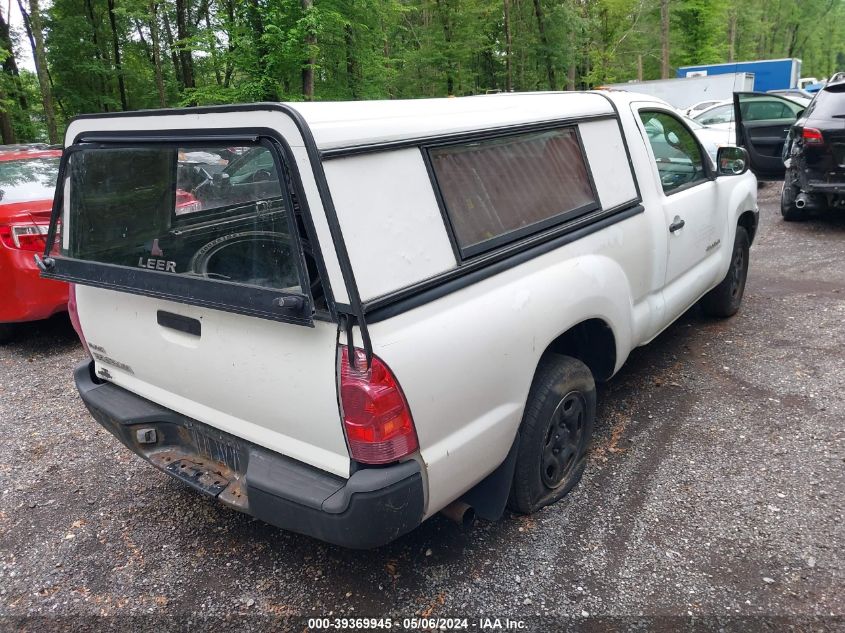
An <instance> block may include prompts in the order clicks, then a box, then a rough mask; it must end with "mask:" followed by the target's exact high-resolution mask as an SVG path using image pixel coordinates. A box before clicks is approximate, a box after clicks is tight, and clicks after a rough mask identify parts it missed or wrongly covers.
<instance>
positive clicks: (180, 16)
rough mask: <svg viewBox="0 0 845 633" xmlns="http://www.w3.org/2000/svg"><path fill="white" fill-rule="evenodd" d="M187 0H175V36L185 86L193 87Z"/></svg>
mask: <svg viewBox="0 0 845 633" xmlns="http://www.w3.org/2000/svg"><path fill="white" fill-rule="evenodd" d="M188 21H189V18H188V0H176V38H177V39H178V40H179V63H180V65H181V66H182V80H183V82H182V83H183V84H184V86H185V88H195V87H196V84H195V83H194V58H193V57H192V56H191V45H190V43H189V42H188V40H189V39H190V37H191V34H190V32H189V31H188Z"/></svg>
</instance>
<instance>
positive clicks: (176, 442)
mask: <svg viewBox="0 0 845 633" xmlns="http://www.w3.org/2000/svg"><path fill="white" fill-rule="evenodd" d="M74 380H75V382H76V386H77V389H78V390H79V394H80V396H81V398H82V400H83V402H84V403H85V406H86V407H87V408H88V410H89V411H90V412H91V415H92V416H93V417H94V419H95V420H96V421H97V422H99V423H100V424H101V425H102V426H103V427H104V428H105V429H106V430H107V431H109V432H110V433H112V434H113V435H114V436H115V437H117V438H118V439H119V440H120V441H121V442H122V443H123V444H124V445H125V446H126V447H127V448H129V449H130V450H131V451H133V452H134V453H136V454H137V455H139V456H140V457H142V458H143V459H145V460H147V461H148V462H150V463H151V464H152V465H154V466H155V467H157V468H159V469H160V470H163V472H165V473H167V474H169V475H171V476H176V475H177V473H176V472H175V471H174V470H173V469H171V468H162V466H161V464H160V463H157V462H156V461H154V459H155V456H156V453H157V452H161V451H174V449H175V450H176V451H178V452H179V453H181V454H184V455H185V456H187V457H188V458H189V459H192V458H197V461H204V460H207V459H210V460H212V461H216V462H219V463H220V464H221V465H222V466H224V467H225V468H224V469H222V470H225V471H226V473H227V475H228V477H229V479H228V481H227V483H229V484H232V483H233V482H234V485H235V486H236V487H238V482H241V483H242V484H245V485H240V486H239V489H240V490H242V491H245V494H242V495H241V496H240V497H238V504H237V505H233V504H232V503H228V504H227V505H229V506H230V507H233V508H235V509H238V510H241V511H243V512H246V513H248V514H251V515H252V516H255V517H257V518H259V519H261V520H263V521H266V522H267V523H270V524H272V525H275V526H277V527H280V528H282V529H285V530H290V531H293V532H299V533H301V534H306V535H308V536H312V537H315V538H318V539H321V540H324V541H327V542H329V543H334V544H336V545H341V546H343V547H350V548H356V549H364V548H373V547H379V546H381V545H384V544H386V543H389V542H390V541H392V540H394V539H396V538H398V537H399V536H401V535H403V534H406V533H407V532H410V531H411V530H413V529H414V528H415V527H417V526H418V525H419V524H420V523H421V522H422V518H423V516H424V514H425V509H424V505H425V496H424V489H423V480H422V473H421V470H420V465H419V464H418V463H417V462H416V461H413V460H411V461H407V462H402V463H399V464H393V465H390V466H385V467H380V468H361V469H360V470H358V471H357V472H355V473H354V474H352V475H351V476H350V477H349V478H348V479H344V478H343V477H338V476H337V475H333V474H331V473H328V472H325V471H323V470H320V469H318V468H315V467H313V466H309V465H308V464H305V463H303V462H300V461H297V460H295V459H292V458H290V457H286V456H284V455H281V454H279V453H275V452H273V451H270V450H268V449H266V448H263V447H261V446H258V445H256V444H253V443H252V442H248V441H246V440H244V439H242V438H239V437H237V436H234V435H231V434H229V433H225V432H223V431H220V430H218V429H215V428H213V427H211V426H208V425H206V424H203V423H202V422H199V421H197V420H194V419H192V418H189V417H186V416H183V415H181V414H179V413H177V412H175V411H172V410H170V409H167V408H165V407H162V406H161V405H159V404H156V403H155V402H151V401H149V400H146V399H145V398H142V397H140V396H138V395H135V394H133V393H132V392H130V391H127V390H126V389H123V388H122V387H118V386H117V385H114V384H112V383H109V382H102V381H100V380H99V379H97V378H95V376H94V363H93V361H86V362H83V363H81V364H80V365H78V366H77V367H76V369H75V371H74ZM139 428H143V429H144V431H149V430H153V431H155V434H154V437H155V438H156V439H155V440H154V441H153V442H152V443H148V442H145V443H140V442H139V440H138V437H137V433H136V431H137V430H138V429H139ZM144 435H145V436H149V435H151V434H149V433H144ZM171 454H172V453H171ZM177 478H178V479H180V481H185V483H188V485H190V486H191V487H193V488H194V489H195V490H197V491H198V492H201V493H203V494H207V495H210V496H212V497H215V498H217V499H218V500H220V501H223V497H224V494H225V493H224V491H223V489H221V488H217V489H215V488H211V489H210V488H209V487H208V486H202V485H200V484H198V483H197V482H196V481H192V480H190V479H188V480H185V479H183V478H181V477H177Z"/></svg>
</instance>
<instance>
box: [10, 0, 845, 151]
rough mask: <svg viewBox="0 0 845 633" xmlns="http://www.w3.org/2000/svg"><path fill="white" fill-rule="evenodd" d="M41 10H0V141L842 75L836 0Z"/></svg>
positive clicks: (242, 0)
mask: <svg viewBox="0 0 845 633" xmlns="http://www.w3.org/2000/svg"><path fill="white" fill-rule="evenodd" d="M48 1H49V0H6V3H5V4H6V6H2V5H0V62H2V73H0V135H2V141H3V143H5V144H9V143H21V142H31V141H49V142H51V143H57V142H61V134H62V132H63V129H64V126H65V125H66V123H67V121H69V120H70V119H71V118H72V117H74V116H75V115H77V114H82V113H91V112H112V111H121V110H136V109H145V108H162V107H172V106H189V105H206V104H216V103H234V102H254V101H280V100H281V101H297V100H311V99H313V100H337V99H381V98H384V99H397V98H413V97H432V96H445V95H469V94H479V93H485V92H491V91H510V90H514V91H526V90H549V89H551V90H561V89H567V90H575V89H584V88H592V87H596V86H599V85H601V84H603V83H609V82H616V81H627V80H631V79H657V78H661V77H674V76H675V69H676V68H677V67H678V66H683V65H687V64H699V63H701V64H704V63H717V62H729V61H734V60H752V59H770V58H782V57H798V58H801V59H802V60H803V71H802V75H804V76H816V77H826V76H829V75H830V74H832V73H833V72H835V71H837V70H845V0H743V1H741V2H740V1H732V0H52V3H51V4H48ZM12 3H15V5H14V6H13V4H12ZM13 10H14V14H15V15H16V16H20V17H22V20H20V22H21V24H19V25H12V24H10V19H9V16H10V15H12V13H13ZM27 66H29V68H27Z"/></svg>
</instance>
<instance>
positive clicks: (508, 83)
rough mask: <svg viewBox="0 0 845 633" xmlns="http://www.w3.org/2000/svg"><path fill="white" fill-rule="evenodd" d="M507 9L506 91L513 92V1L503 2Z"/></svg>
mask: <svg viewBox="0 0 845 633" xmlns="http://www.w3.org/2000/svg"><path fill="white" fill-rule="evenodd" d="M503 5H504V9H505V90H507V91H508V92H513V69H512V68H511V54H512V48H513V42H512V41H511V6H510V5H511V0H504V1H503Z"/></svg>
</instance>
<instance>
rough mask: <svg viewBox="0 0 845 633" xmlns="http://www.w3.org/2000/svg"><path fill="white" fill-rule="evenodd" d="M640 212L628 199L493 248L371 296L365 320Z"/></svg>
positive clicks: (409, 307) (386, 316) (391, 313)
mask: <svg viewBox="0 0 845 633" xmlns="http://www.w3.org/2000/svg"><path fill="white" fill-rule="evenodd" d="M644 211H645V208H644V207H643V206H642V204H639V203H638V202H629V203H626V204H625V205H622V206H619V207H614V208H612V209H609V210H607V211H604V210H598V211H596V212H595V213H592V214H588V215H585V216H582V217H580V218H577V219H575V220H573V221H571V222H568V223H566V224H563V225H561V226H558V227H556V229H555V230H553V231H550V232H547V233H542V234H540V235H536V236H534V238H533V239H529V240H526V241H523V242H518V243H516V244H513V245H511V247H510V248H505V249H502V250H499V251H494V252H492V253H490V254H488V255H486V256H483V257H480V258H478V259H475V260H472V261H470V262H467V263H465V264H464V265H462V266H459V267H457V268H454V269H452V270H449V271H447V272H445V273H442V274H440V275H436V276H434V277H431V278H429V279H426V280H425V281H422V282H420V283H418V284H414V285H413V286H409V287H407V288H403V289H401V290H398V291H396V292H393V293H390V294H387V295H383V296H381V297H378V298H376V299H373V300H372V301H369V302H367V304H366V310H367V320H368V322H369V323H377V322H378V321H384V320H385V319H389V318H391V317H393V316H396V315H397V314H401V313H403V312H407V311H408V310H412V309H414V308H417V307H419V306H421V305H424V304H426V303H429V302H431V301H434V300H435V299H439V298H441V297H444V296H446V295H448V294H451V293H452V292H456V291H458V290H461V289H462V288H466V287H467V286H470V285H472V284H474V283H478V282H479V281H482V280H484V279H487V278H488V277H492V276H493V275H497V274H499V273H500V272H503V271H505V270H509V269H511V268H513V267H515V266H518V265H520V264H523V263H525V262H527V261H529V260H531V259H534V258H535V257H538V256H540V255H543V254H545V253H548V252H550V251H553V250H555V249H557V248H560V247H561V246H564V245H565V244H569V243H571V242H574V241H576V240H579V239H581V238H583V237H586V236H587V235H590V234H592V233H595V232H596V231H600V230H602V229H604V228H606V227H608V226H610V225H612V224H616V223H617V222H621V221H623V220H626V219H628V218H631V217H633V216H635V215H638V214H640V213H643V212H644Z"/></svg>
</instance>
